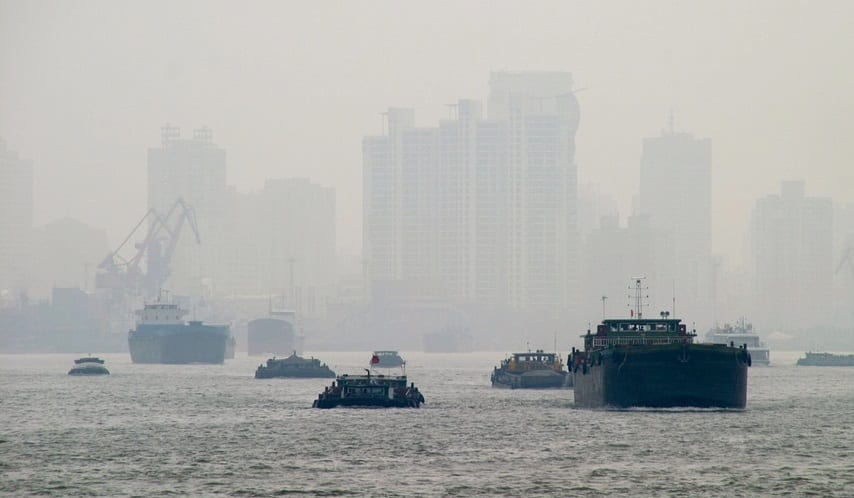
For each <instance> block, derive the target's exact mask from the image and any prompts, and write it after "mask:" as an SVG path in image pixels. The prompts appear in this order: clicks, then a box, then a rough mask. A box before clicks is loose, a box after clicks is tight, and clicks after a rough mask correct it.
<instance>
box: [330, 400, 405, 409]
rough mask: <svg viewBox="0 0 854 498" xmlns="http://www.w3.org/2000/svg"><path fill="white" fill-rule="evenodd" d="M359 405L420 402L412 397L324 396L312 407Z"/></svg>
mask: <svg viewBox="0 0 854 498" xmlns="http://www.w3.org/2000/svg"><path fill="white" fill-rule="evenodd" d="M339 406H344V407H359V408H371V407H377V408H419V407H420V406H421V402H420V401H418V400H414V399H388V398H380V399H376V398H374V399H370V398H326V399H317V400H315V401H314V405H313V407H314V408H336V407H339Z"/></svg>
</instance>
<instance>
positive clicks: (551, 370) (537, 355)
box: [491, 349, 572, 389]
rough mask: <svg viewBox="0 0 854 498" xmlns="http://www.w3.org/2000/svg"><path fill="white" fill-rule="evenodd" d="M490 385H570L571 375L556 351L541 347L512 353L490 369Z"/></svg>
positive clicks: (520, 386)
mask: <svg viewBox="0 0 854 498" xmlns="http://www.w3.org/2000/svg"><path fill="white" fill-rule="evenodd" d="M491 380H492V387H509V388H510V389H516V388H529V389H530V388H535V389H536V388H540V389H542V388H561V387H569V386H570V385H572V377H571V376H570V375H569V372H567V371H566V370H564V369H563V364H562V363H561V361H560V358H558V355H557V353H544V352H543V350H542V349H538V350H536V351H534V352H531V351H528V352H527V353H513V355H512V356H511V357H509V358H507V359H504V360H502V361H501V366H498V367H495V368H494V369H493V370H492V379H491Z"/></svg>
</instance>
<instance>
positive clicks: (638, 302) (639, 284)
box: [629, 277, 649, 320]
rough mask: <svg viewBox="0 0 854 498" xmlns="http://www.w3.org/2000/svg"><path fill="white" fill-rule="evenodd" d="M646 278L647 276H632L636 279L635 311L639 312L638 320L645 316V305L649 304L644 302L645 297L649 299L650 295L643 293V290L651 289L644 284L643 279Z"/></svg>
mask: <svg viewBox="0 0 854 498" xmlns="http://www.w3.org/2000/svg"><path fill="white" fill-rule="evenodd" d="M645 279H646V277H633V278H632V280H634V281H635V295H634V298H635V309H634V311H635V313H636V314H637V318H638V320H640V319H641V318H643V307H644V306H649V305H648V304H644V302H643V300H644V298H647V299H649V295H646V296H644V295H643V291H645V290H648V289H649V287H644V286H643V281H644V280H645ZM629 289H631V287H629ZM629 297H631V296H629Z"/></svg>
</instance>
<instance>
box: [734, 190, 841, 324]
mask: <svg viewBox="0 0 854 498" xmlns="http://www.w3.org/2000/svg"><path fill="white" fill-rule="evenodd" d="M751 231H752V233H751V235H752V237H751V240H752V248H753V249H752V252H753V266H754V268H755V271H756V274H755V292H756V303H757V306H756V312H757V320H756V321H757V322H759V323H760V324H761V325H762V327H764V328H772V327H773V328H783V329H789V330H791V329H797V328H804V327H813V326H816V325H826V324H828V323H829V322H830V320H831V317H832V313H831V311H832V301H833V203H832V201H831V200H830V199H829V198H822V197H807V196H806V195H805V188H804V182H802V181H789V182H783V184H782V189H781V192H780V194H774V195H768V196H766V197H764V198H761V199H758V200H757V201H756V206H755V208H754V210H753V219H752V223H751Z"/></svg>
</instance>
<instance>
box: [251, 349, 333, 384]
mask: <svg viewBox="0 0 854 498" xmlns="http://www.w3.org/2000/svg"><path fill="white" fill-rule="evenodd" d="M274 377H291V378H301V379H317V378H324V379H325V378H332V377H335V372H333V371H332V370H330V369H329V367H328V366H327V365H326V364H325V363H321V362H320V360H318V359H316V358H302V357H300V356H297V352H296V351H294V352H293V354H292V355H290V356H288V357H287V358H275V357H273V358H270V359H269V360H267V364H266V365H264V364H261V365H258V369H257V370H255V378H256V379H272V378H274Z"/></svg>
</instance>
